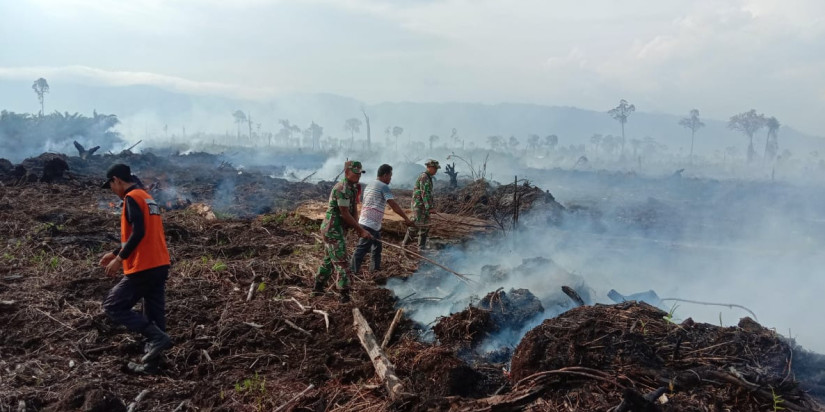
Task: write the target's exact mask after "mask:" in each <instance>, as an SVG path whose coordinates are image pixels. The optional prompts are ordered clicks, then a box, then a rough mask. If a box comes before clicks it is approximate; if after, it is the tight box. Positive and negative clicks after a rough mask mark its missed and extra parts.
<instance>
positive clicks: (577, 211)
mask: <svg viewBox="0 0 825 412" xmlns="http://www.w3.org/2000/svg"><path fill="white" fill-rule="evenodd" d="M533 177H534V179H535V180H536V181H539V182H541V183H540V186H541V187H542V188H547V189H549V190H550V191H551V192H552V193H553V194H554V195H555V196H556V199H557V200H558V201H559V202H560V203H562V204H564V205H566V206H567V207H568V213H566V214H565V218H564V221H563V223H562V224H561V225H560V226H551V225H548V224H547V223H546V219H545V218H544V216H540V215H528V216H525V217H523V218H522V219H521V223H522V228H521V229H520V230H518V231H517V232H511V233H508V234H507V236H506V237H505V238H504V239H500V240H495V241H489V240H477V241H472V242H470V243H469V244H467V245H463V246H456V247H449V248H447V249H445V250H443V251H440V252H438V253H437V254H436V255H434V258H435V259H436V260H438V261H440V262H441V263H444V264H446V265H447V266H450V267H452V268H453V269H456V270H457V271H458V272H460V273H471V274H476V276H474V277H473V279H476V280H484V279H485V277H484V274H483V272H484V270H483V267H484V266H485V265H501V266H502V267H503V268H506V269H507V271H508V272H509V277H507V278H506V279H505V280H496V281H491V280H490V279H489V277H487V279H486V282H484V283H482V284H480V285H472V286H467V285H462V284H461V283H460V281H459V280H458V279H457V278H455V277H454V276H452V275H450V274H447V273H444V272H438V271H434V270H430V269H427V268H426V267H424V268H422V270H421V273H420V274H416V275H414V276H413V277H412V278H410V279H409V280H407V281H406V282H405V281H400V280H391V281H390V282H389V283H388V287H390V288H391V289H392V290H393V291H395V293H396V294H397V295H398V296H400V297H405V296H407V295H409V294H410V293H413V292H416V295H415V296H435V297H444V296H447V295H450V294H451V293H453V292H454V291H456V290H458V293H456V294H454V295H453V296H452V297H451V298H450V299H449V300H448V301H442V302H437V303H429V302H428V303H427V304H423V305H422V304H420V303H416V304H410V303H402V305H403V304H406V305H407V306H408V307H409V309H411V312H412V315H411V316H412V317H413V319H415V320H417V321H419V322H421V323H423V324H430V323H432V322H433V321H434V320H435V319H436V317H437V316H446V315H449V314H450V313H453V312H457V311H460V310H463V309H464V308H465V307H466V304H467V303H469V302H471V301H475V302H477V301H478V299H479V298H481V297H483V296H484V295H485V294H487V293H489V292H493V291H495V290H496V289H498V288H499V287H504V288H505V289H504V290H505V291H507V290H509V289H510V288H527V289H529V290H530V291H531V292H533V293H534V294H535V295H536V296H537V297H538V298H539V299H540V300H541V301H542V304H543V305H544V307H545V309H546V312H545V314H544V315H545V316H544V317H551V316H555V315H557V314H558V313H560V311H563V310H566V309H567V308H569V307H570V306H568V305H569V303H570V300H569V298H567V297H566V296H565V295H563V294H562V293H561V289H560V288H561V286H562V285H567V286H571V287H573V288H575V289H577V290H578V291H579V293H582V294H583V296H589V299H590V301H589V302H588V303H591V304H592V303H612V301H611V300H610V299H609V298H608V297H607V292H608V291H610V290H611V289H615V290H617V291H618V292H620V293H622V294H625V295H627V294H631V293H636V292H644V291H647V290H649V289H652V290H654V291H655V292H656V293H657V294H658V296H659V297H660V298H671V297H672V298H682V299H690V300H698V301H706V302H720V303H734V304H740V305H743V306H746V307H748V308H750V309H751V310H753V311H754V312H755V313H756V315H757V316H758V320H759V322H761V323H762V324H763V325H765V326H767V327H773V328H776V330H777V332H779V333H781V334H783V335H786V336H787V335H789V334H790V335H791V336H792V337H794V338H796V339H798V341H799V343H800V344H802V345H803V346H805V347H807V348H809V349H812V350H816V351H820V352H823V351H825V333H823V332H822V330H821V329H820V328H818V326H816V325H818V324H819V314H820V313H822V312H823V310H825V303H823V301H822V299H821V293H822V290H825V289H824V288H825V279H822V278H821V268H822V267H823V265H825V254H823V253H821V250H823V246H825V235H823V233H825V230H823V229H825V213H823V211H822V209H821V207H819V206H818V205H821V204H822V202H823V201H825V196H824V195H823V194H822V193H823V191H822V190H821V187H820V186H808V185H806V186H801V185H799V186H797V185H790V184H784V183H771V182H760V181H739V180H728V181H714V180H705V179H684V178H660V179H652V178H640V177H635V176H617V175H607V174H598V173H585V172H579V173H570V172H565V171H555V172H552V171H545V172H543V173H540V172H536V175H534V176H533ZM555 188H564V189H562V190H558V191H556V190H555ZM537 257H542V258H546V259H550V260H552V262H554V264H553V263H545V264H542V265H539V266H537V267H536V266H530V265H523V263H524V262H525V259H533V258H537ZM520 265H523V266H530V267H531V270H522V271H519V270H516V268H518V267H519V266H520ZM414 299H415V297H411V298H409V299H408V301H411V300H412V301H414ZM585 299H586V300H587V299H588V298H587V297H586V298H585ZM673 304H674V302H672V301H668V302H664V303H662V304H661V305H660V307H662V308H663V309H666V310H669V309H671V308H673ZM675 304H676V305H678V306H677V307H676V309H675V314H674V315H675V317H676V318H679V319H685V318H687V317H693V318H694V319H695V320H697V321H702V322H707V323H712V324H719V321H720V318H721V321H722V323H723V324H724V325H725V326H730V325H735V324H736V323H737V322H738V320H739V318H741V317H744V316H749V314H748V313H747V312H745V311H743V310H741V309H738V308H732V309H731V308H727V307H719V306H702V305H696V304H690V303H675ZM540 321H541V319H536V320H535V321H534V322H533V324H537V323H538V322H540ZM523 332H524V331H521V332H520V333H523ZM518 339H520V336H518V337H515V336H503V337H497V338H496V340H495V341H494V343H493V344H492V345H489V346H488V348H491V347H493V346H495V345H496V344H505V345H512V344H513V343H512V342H517V341H518Z"/></svg>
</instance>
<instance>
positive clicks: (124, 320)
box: [103, 266, 169, 332]
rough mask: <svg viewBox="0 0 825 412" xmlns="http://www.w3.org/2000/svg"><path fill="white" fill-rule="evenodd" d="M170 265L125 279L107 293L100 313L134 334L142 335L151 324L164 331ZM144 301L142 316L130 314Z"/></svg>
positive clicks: (134, 274) (128, 276) (140, 314)
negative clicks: (102, 312)
mask: <svg viewBox="0 0 825 412" xmlns="http://www.w3.org/2000/svg"><path fill="white" fill-rule="evenodd" d="M167 277H169V266H161V267H157V268H153V269H148V270H144V271H142V272H137V273H132V274H131V275H127V276H124V277H123V278H122V279H121V280H120V282H118V283H117V285H115V287H113V288H112V290H110V291H109V295H108V296H106V300H104V301H103V310H104V311H105V312H106V315H107V316H109V318H111V319H112V320H113V321H115V322H117V323H120V324H121V325H123V326H126V327H127V328H129V330H131V331H133V332H143V330H144V329H146V327H147V326H149V324H151V323H154V324H155V325H156V326H157V327H158V328H159V329H160V330H162V331H166V278H167ZM141 299H143V313H139V312H136V311H133V310H132V308H133V307H134V306H135V304H136V303H137V302H138V301H139V300H141Z"/></svg>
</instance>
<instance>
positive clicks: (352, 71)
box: [0, 0, 825, 136]
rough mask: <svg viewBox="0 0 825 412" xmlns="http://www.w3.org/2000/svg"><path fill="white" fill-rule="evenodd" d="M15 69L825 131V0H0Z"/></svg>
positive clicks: (237, 93) (258, 94)
mask: <svg viewBox="0 0 825 412" xmlns="http://www.w3.org/2000/svg"><path fill="white" fill-rule="evenodd" d="M0 19H2V20H1V21H2V24H0V79H3V78H5V79H9V78H11V79H21V80H27V81H28V80H30V81H33V80H34V79H36V78H37V77H46V78H47V79H48V80H49V81H50V83H52V84H55V83H57V82H60V81H65V82H68V81H76V82H85V83H102V84H113V85H121V84H143V83H146V84H154V85H160V86H163V87H167V88H170V89H175V90H182V91H186V92H197V93H218V94H222V95H227V96H232V97H248V98H266V97H270V96H276V95H280V94H285V93H293V92H310V93H313V92H329V93H336V94H341V95H346V96H351V97H354V98H357V99H361V100H364V101H366V102H369V103H377V102H381V101H426V102H440V101H468V102H483V103H497V102H526V103H538V104H549V105H569V106H577V107H582V108H587V109H594V110H608V109H610V108H611V107H613V106H615V105H616V104H617V103H618V100H619V99H620V98H625V99H627V100H629V101H630V102H632V103H635V104H636V106H637V108H638V110H641V111H653V112H655V111H660V112H669V113H676V114H681V113H687V112H688V111H689V110H690V109H692V108H698V109H699V110H700V111H701V112H702V114H703V115H704V116H707V117H713V118H720V119H726V118H728V117H730V116H731V115H732V114H735V113H739V112H742V111H746V110H748V109H751V108H754V109H756V110H757V111H760V112H764V113H765V114H767V115H773V116H776V117H777V118H778V119H779V120H780V122H782V123H783V124H788V125H791V126H793V127H795V128H798V129H800V130H802V131H805V132H808V133H812V134H816V135H820V136H821V135H823V134H825V131H823V126H825V124H823V121H822V120H821V119H822V113H823V112H825V76H823V75H822V74H823V73H825V1H822V0H786V1H772V0H734V1H723V0H698V1H693V0H690V1H689V0H668V1H654V0H646V1H641V0H625V1H615V0H592V1H579V2H573V1H549V0H525V1H492V0H446V1H402V0H394V1H378V0H300V1H299V0H281V1H264V0H232V1H217V0H166V1H161V0H144V1H139V2H128V1H122V0H0Z"/></svg>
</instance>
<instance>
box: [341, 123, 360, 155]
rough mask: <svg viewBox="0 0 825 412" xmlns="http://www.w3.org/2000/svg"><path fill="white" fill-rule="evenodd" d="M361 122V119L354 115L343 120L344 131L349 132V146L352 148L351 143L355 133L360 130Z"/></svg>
mask: <svg viewBox="0 0 825 412" xmlns="http://www.w3.org/2000/svg"><path fill="white" fill-rule="evenodd" d="M361 124H362V123H361V120H358V119H356V118H354V117H353V118H350V119H347V121H346V122H344V131H347V132H349V134H350V138H351V141H350V148H352V145H353V144H354V143H355V133H358V132H360V131H361Z"/></svg>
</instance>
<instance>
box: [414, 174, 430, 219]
mask: <svg viewBox="0 0 825 412" xmlns="http://www.w3.org/2000/svg"><path fill="white" fill-rule="evenodd" d="M434 207H435V203H434V202H433V178H432V176H430V174H429V173H427V172H424V173H421V176H418V180H416V181H415V190H414V191H413V197H412V208H413V210H422V209H423V210H426V211H429V210H430V209H432V208H434Z"/></svg>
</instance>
